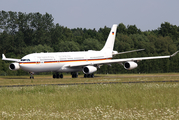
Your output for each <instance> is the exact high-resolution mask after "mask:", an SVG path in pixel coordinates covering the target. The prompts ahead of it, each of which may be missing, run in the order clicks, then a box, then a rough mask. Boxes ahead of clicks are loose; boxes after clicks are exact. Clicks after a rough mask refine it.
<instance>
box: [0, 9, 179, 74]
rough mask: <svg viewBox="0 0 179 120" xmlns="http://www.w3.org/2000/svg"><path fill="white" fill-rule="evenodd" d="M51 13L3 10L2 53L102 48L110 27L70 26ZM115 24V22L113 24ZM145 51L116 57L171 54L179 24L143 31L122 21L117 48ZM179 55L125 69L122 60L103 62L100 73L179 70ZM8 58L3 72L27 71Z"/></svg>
mask: <svg viewBox="0 0 179 120" xmlns="http://www.w3.org/2000/svg"><path fill="white" fill-rule="evenodd" d="M53 21H54V18H53V17H52V15H51V14H48V13H45V14H40V13H38V12H37V13H29V14H27V13H22V12H12V11H8V12H6V11H0V54H5V55H6V56H7V57H11V58H21V57H23V56H24V55H26V54H30V53H34V52H65V51H85V50H100V49H101V48H102V47H103V45H104V44H105V42H106V39H107V37H108V34H109V32H110V28H108V27H106V26H104V28H99V30H96V29H86V28H84V29H83V28H74V29H69V28H67V27H64V26H61V25H60V24H58V23H57V24H54V22H53ZM111 26H112V25H111ZM134 49H145V51H141V52H135V53H128V54H123V55H116V56H115V57H114V58H127V57H145V56H158V55H169V54H172V53H174V52H175V51H177V50H179V26H176V25H172V24H170V23H169V22H164V23H161V25H160V27H159V28H157V29H155V30H148V31H141V30H140V29H139V28H137V26H136V25H127V26H125V25H124V24H123V23H119V25H118V28H117V34H116V41H115V45H114V50H116V51H118V52H122V51H129V50H134ZM178 58H179V56H178V55H177V56H175V57H173V58H171V59H159V60H147V61H140V62H139V63H138V67H137V68H136V69H134V70H130V71H128V70H125V69H124V68H123V66H121V65H119V64H112V66H108V65H103V66H102V67H101V68H100V69H98V71H97V73H113V74H118V73H161V72H162V73H163V72H178V71H179V67H178V66H179V60H178ZM8 66H9V62H7V61H2V60H0V75H25V74H27V73H26V72H24V71H22V70H18V71H10V70H9V69H8Z"/></svg>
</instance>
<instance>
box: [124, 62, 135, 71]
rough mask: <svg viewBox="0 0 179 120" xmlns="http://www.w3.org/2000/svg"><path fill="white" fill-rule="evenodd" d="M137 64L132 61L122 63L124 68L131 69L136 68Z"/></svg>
mask: <svg viewBox="0 0 179 120" xmlns="http://www.w3.org/2000/svg"><path fill="white" fill-rule="evenodd" d="M137 66H138V65H137V63H135V62H132V61H130V62H126V63H124V68H125V69H126V70H132V69H134V68H136V67H137Z"/></svg>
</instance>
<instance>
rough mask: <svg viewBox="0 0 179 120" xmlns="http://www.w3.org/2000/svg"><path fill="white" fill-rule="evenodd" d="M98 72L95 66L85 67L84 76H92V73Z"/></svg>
mask: <svg viewBox="0 0 179 120" xmlns="http://www.w3.org/2000/svg"><path fill="white" fill-rule="evenodd" d="M96 71H97V68H96V67H94V66H85V67H84V68H83V73H84V74H91V73H94V72H96Z"/></svg>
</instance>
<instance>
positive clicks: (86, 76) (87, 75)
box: [84, 74, 94, 78]
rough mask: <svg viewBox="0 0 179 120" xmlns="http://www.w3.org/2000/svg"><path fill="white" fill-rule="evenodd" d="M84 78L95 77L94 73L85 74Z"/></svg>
mask: <svg viewBox="0 0 179 120" xmlns="http://www.w3.org/2000/svg"><path fill="white" fill-rule="evenodd" d="M84 78H94V74H84Z"/></svg>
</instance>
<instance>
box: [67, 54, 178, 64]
mask: <svg viewBox="0 0 179 120" xmlns="http://www.w3.org/2000/svg"><path fill="white" fill-rule="evenodd" d="M178 52H179V51H177V52H175V53H173V54H172V55H168V56H154V57H139V58H124V59H112V60H103V61H88V62H83V63H81V62H80V63H71V64H67V65H65V66H64V67H80V66H88V65H92V66H93V65H102V64H111V63H124V62H127V61H137V62H138V61H142V60H151V59H161V58H171V57H173V56H175V55H176V54H177V53H178Z"/></svg>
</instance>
